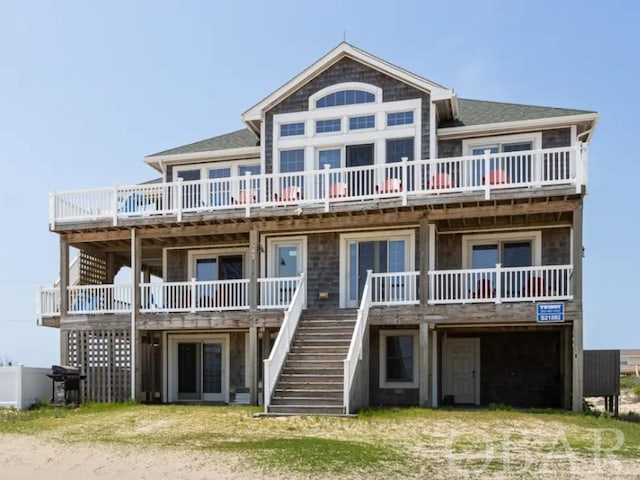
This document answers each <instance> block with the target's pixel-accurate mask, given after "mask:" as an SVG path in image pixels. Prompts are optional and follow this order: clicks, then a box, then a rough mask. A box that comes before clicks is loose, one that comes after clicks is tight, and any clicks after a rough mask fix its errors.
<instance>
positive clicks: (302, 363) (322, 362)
mask: <svg viewBox="0 0 640 480" xmlns="http://www.w3.org/2000/svg"><path fill="white" fill-rule="evenodd" d="M284 365H285V366H289V367H291V366H299V367H305V368H306V367H313V366H317V367H318V368H327V367H328V368H332V367H333V368H339V367H343V366H344V362H343V361H342V360H332V359H330V358H322V359H314V358H307V359H300V358H297V357H294V358H291V357H290V356H289V357H288V358H287V359H286V360H285V362H284Z"/></svg>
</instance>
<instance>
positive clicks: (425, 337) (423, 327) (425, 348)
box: [419, 322, 429, 407]
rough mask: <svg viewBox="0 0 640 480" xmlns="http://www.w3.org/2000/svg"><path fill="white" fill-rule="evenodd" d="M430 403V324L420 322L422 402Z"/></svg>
mask: <svg viewBox="0 0 640 480" xmlns="http://www.w3.org/2000/svg"><path fill="white" fill-rule="evenodd" d="M419 405H420V406H421V407H426V406H428V405H429V324H428V323H424V322H423V323H421V324H420V403H419Z"/></svg>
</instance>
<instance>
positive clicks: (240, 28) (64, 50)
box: [0, 0, 640, 365]
mask: <svg viewBox="0 0 640 480" xmlns="http://www.w3.org/2000/svg"><path fill="white" fill-rule="evenodd" d="M639 23H640V4H638V3H637V2H624V1H609V2H587V3H585V2H577V1H575V2H574V1H562V2H558V1H542V0H538V1H535V2H531V1H514V0H494V1H486V2H464V1H458V2H449V1H442V2H431V1H416V2H405V1H400V0H396V1H394V2H390V1H388V0H387V1H385V2H382V1H367V2H360V1H350V2H344V1H331V0H325V1H324V2H321V3H318V2H306V1H303V0H297V1H277V2H276V1H270V2H267V1H260V2H258V1H243V2H236V1H226V2H214V1H208V2H205V1H203V2H196V1H181V2H164V1H148V2H142V1H139V2H131V1H108V2H107V1H103V2H86V1H70V0H69V1H67V0H55V1H53V0H52V1H23V2H8V1H7V2H1V3H0V60H1V61H0V166H1V167H2V171H3V173H4V176H5V180H4V181H3V182H2V188H1V189H0V202H1V205H2V210H1V211H2V217H3V221H2V233H3V234H2V236H1V237H0V242H1V243H2V244H1V248H0V305H2V308H1V310H0V329H1V334H0V360H1V359H4V358H5V357H8V358H10V359H12V360H13V361H15V362H20V363H24V364H28V365H48V364H52V363H56V362H57V361H58V344H59V341H58V332H57V330H53V329H47V328H42V327H40V328H39V327H36V326H35V288H36V286H37V285H38V284H40V283H42V284H51V283H52V282H53V281H55V279H56V278H57V277H58V256H59V250H58V242H57V237H56V236H55V235H53V234H51V233H49V232H48V228H47V215H48V211H47V208H48V206H47V205H48V203H47V202H48V195H49V192H50V191H52V190H56V189H57V190H66V189H73V188H89V187H101V186H109V185H112V184H131V183H136V182H140V181H144V180H148V179H150V178H153V177H154V176H155V174H154V171H152V170H151V169H150V168H149V167H147V166H145V165H144V164H143V163H142V157H143V156H144V155H145V154H149V153H153V152H157V151H160V150H163V149H166V148H170V147H174V146H178V145H181V144H184V143H189V142H192V141H196V140H200V139H203V138H207V137H210V136H213V135H217V134H221V133H225V132H228V131H231V130H236V129H238V128H241V127H242V124H241V122H240V114H241V113H242V112H243V111H244V110H246V109H247V108H249V107H250V106H252V105H253V104H254V103H256V102H257V101H258V100H260V99H261V98H263V97H264V96H265V95H267V94H269V93H270V92H272V91H273V90H275V89H276V88H277V87H279V86H280V85H282V84H283V83H284V82H286V81H287V80H288V79H290V78H291V77H292V76H294V75H295V74H297V73H298V72H300V71H301V70H302V69H304V68H305V67H306V66H308V65H309V64H310V63H312V62H313V61H315V60H316V59H318V58H319V57H321V56H322V55H323V54H325V53H326V52H327V51H329V50H330V49H331V48H333V47H335V46H336V45H337V44H338V43H339V42H340V41H341V40H342V39H343V35H344V34H345V31H346V39H347V40H348V41H349V42H351V43H353V44H355V45H356V46H359V47H360V48H363V49H365V50H367V51H369V52H371V53H373V54H375V55H378V56H380V57H382V58H384V59H386V60H388V61H390V62H392V63H395V64H397V65H400V66H402V67H404V68H407V69H408V70H411V71H413V72H416V73H418V74H420V75H422V76H425V77H427V78H429V79H431V80H433V81H435V82H438V83H441V84H444V85H445V86H447V87H450V88H454V89H455V91H456V92H457V93H458V95H459V96H461V97H467V98H481V99H487V100H497V101H505V102H518V103H529V104H534V105H551V106H561V107H570V108H582V109H588V110H596V111H598V112H599V113H600V121H599V123H598V125H597V129H596V132H595V135H594V138H593V141H592V143H591V145H590V165H589V167H590V170H589V194H588V197H587V199H586V205H585V253H586V258H585V264H584V267H585V268H584V295H585V346H586V347H587V348H596V347H601V348H614V347H615V348H617V347H626V348H632V347H636V348H640V318H638V313H637V312H638V310H637V307H636V302H637V299H638V296H639V295H640V288H639V286H638V280H637V276H638V274H637V272H638V271H640V254H639V253H638V245H637V242H638V238H640V226H639V223H640V221H639V220H640V215H639V214H638V213H637V212H636V210H637V207H636V205H637V198H638V197H637V194H638V187H637V185H638V180H637V179H638V178H640V162H639V160H638V155H637V153H636V152H635V148H631V147H632V146H633V143H634V142H635V139H636V138H637V133H636V130H637V128H638V127H637V118H638V112H640V101H639V100H638V94H637V84H638V78H639V77H640V60H639V59H640V55H639V52H640V34H639V33H638V32H639V29H638V24H639Z"/></svg>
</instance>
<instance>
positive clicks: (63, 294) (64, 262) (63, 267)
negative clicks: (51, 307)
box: [60, 238, 69, 319]
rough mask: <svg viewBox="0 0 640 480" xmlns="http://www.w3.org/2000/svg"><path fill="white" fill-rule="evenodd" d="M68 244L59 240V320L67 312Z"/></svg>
mask: <svg viewBox="0 0 640 480" xmlns="http://www.w3.org/2000/svg"><path fill="white" fill-rule="evenodd" d="M68 288H69V243H68V242H67V241H65V240H63V239H62V238H60V319H62V318H64V317H65V316H66V315H67V312H68V311H69V291H68Z"/></svg>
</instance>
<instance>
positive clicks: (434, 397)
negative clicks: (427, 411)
mask: <svg viewBox="0 0 640 480" xmlns="http://www.w3.org/2000/svg"><path fill="white" fill-rule="evenodd" d="M437 406H438V331H437V330H435V329H434V330H433V331H432V332H431V407H433V408H435V407H437Z"/></svg>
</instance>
